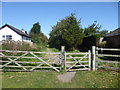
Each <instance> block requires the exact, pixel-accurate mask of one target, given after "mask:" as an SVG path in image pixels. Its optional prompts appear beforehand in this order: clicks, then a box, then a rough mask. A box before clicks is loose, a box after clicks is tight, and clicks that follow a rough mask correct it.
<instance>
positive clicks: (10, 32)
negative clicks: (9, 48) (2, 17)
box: [0, 26, 22, 41]
mask: <svg viewBox="0 0 120 90" xmlns="http://www.w3.org/2000/svg"><path fill="white" fill-rule="evenodd" d="M3 35H5V36H6V35H12V40H14V41H18V40H19V41H22V36H21V35H19V34H17V33H16V32H14V31H13V30H11V29H10V28H9V27H7V26H6V27H4V28H2V29H1V30H0V41H2V39H3V38H2V36H3Z"/></svg>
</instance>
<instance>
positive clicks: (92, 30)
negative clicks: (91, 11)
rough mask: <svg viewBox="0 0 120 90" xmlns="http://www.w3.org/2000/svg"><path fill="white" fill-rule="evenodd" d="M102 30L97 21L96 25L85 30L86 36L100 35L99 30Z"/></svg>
mask: <svg viewBox="0 0 120 90" xmlns="http://www.w3.org/2000/svg"><path fill="white" fill-rule="evenodd" d="M100 28H101V25H99V24H97V21H94V23H93V24H92V25H90V26H88V27H87V28H85V29H84V34H85V36H91V35H94V34H96V33H99V30H100Z"/></svg>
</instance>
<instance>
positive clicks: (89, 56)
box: [88, 50, 91, 71]
mask: <svg viewBox="0 0 120 90" xmlns="http://www.w3.org/2000/svg"><path fill="white" fill-rule="evenodd" d="M88 53H89V55H88V61H89V63H88V64H89V71H90V70H91V51H90V50H89V51H88Z"/></svg>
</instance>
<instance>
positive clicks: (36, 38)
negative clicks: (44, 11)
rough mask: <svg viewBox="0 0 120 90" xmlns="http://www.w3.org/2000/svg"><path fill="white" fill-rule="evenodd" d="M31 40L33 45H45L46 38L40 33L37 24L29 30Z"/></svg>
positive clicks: (39, 27)
mask: <svg viewBox="0 0 120 90" xmlns="http://www.w3.org/2000/svg"><path fill="white" fill-rule="evenodd" d="M30 36H31V40H32V42H34V43H46V42H48V39H47V37H46V36H45V35H44V34H43V33H42V32H41V26H40V24H39V22H37V23H35V24H33V27H32V28H31V30H30Z"/></svg>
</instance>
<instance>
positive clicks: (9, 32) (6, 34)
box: [0, 24, 31, 42]
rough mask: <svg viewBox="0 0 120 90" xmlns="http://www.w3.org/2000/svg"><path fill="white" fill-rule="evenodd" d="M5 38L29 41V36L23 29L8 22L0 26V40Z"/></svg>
mask: <svg viewBox="0 0 120 90" xmlns="http://www.w3.org/2000/svg"><path fill="white" fill-rule="evenodd" d="M5 40H14V41H24V42H31V38H30V36H29V35H28V34H27V32H26V31H25V30H19V29H17V28H15V27H13V26H11V25H8V24H5V25H4V26H2V27H1V28H0V41H5Z"/></svg>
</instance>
